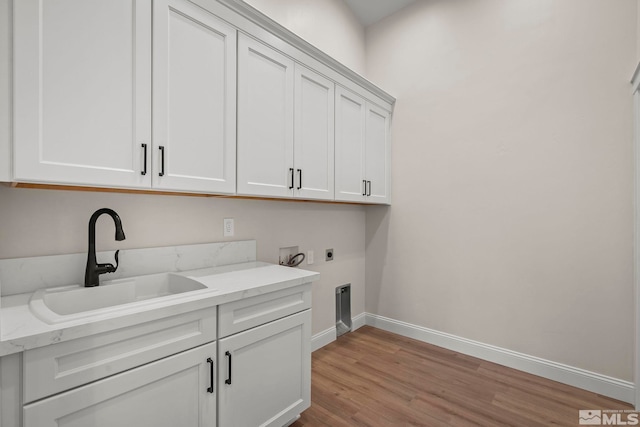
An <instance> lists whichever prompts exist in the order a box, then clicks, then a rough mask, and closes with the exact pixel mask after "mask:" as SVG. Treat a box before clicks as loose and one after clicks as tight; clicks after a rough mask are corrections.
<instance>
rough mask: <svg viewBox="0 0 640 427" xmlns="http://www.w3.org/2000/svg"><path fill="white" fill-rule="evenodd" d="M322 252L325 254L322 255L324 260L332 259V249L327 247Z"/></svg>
mask: <svg viewBox="0 0 640 427" xmlns="http://www.w3.org/2000/svg"><path fill="white" fill-rule="evenodd" d="M324 254H325V256H324V260H325V261H333V255H334V253H333V249H327V250H326V251H325V252H324Z"/></svg>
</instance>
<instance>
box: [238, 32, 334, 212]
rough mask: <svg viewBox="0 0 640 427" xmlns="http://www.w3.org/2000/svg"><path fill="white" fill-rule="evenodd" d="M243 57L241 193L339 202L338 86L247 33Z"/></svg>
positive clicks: (240, 86)
mask: <svg viewBox="0 0 640 427" xmlns="http://www.w3.org/2000/svg"><path fill="white" fill-rule="evenodd" d="M238 55H239V56H238V97H239V99H238V193H239V194H247V195H254V196H274V197H300V198H305V199H320V200H333V197H334V184H333V182H334V151H333V150H334V86H335V85H334V83H333V82H332V81H331V80H329V79H327V78H325V77H322V76H321V75H319V74H317V73H315V72H313V71H311V70H309V69H307V68H305V67H303V66H301V65H300V64H296V63H295V62H294V61H293V60H291V59H289V58H288V57H286V56H283V55H282V54H280V53H278V52H276V51H275V50H273V49H271V48H270V47H267V46H265V45H263V44H262V43H260V42H258V41H255V40H253V39H251V38H249V37H247V36H244V35H242V34H241V35H240V38H239V43H238Z"/></svg>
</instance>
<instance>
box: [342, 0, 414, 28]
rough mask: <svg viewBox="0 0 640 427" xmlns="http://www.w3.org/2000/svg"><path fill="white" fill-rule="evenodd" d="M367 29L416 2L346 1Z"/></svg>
mask: <svg viewBox="0 0 640 427" xmlns="http://www.w3.org/2000/svg"><path fill="white" fill-rule="evenodd" d="M344 1H345V3H347V5H349V7H350V8H351V10H353V12H354V13H355V14H356V16H357V17H358V20H359V21H360V23H361V24H362V25H364V26H365V27H366V26H368V25H371V24H375V23H376V22H378V21H380V20H381V19H382V18H386V17H387V16H389V15H393V14H394V13H396V12H397V11H399V10H400V9H402V8H403V7H406V6H408V5H410V4H411V3H413V2H415V1H416V0H344Z"/></svg>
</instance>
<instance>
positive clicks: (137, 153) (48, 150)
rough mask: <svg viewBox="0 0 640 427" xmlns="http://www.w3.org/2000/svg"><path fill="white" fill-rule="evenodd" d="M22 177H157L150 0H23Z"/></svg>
mask: <svg viewBox="0 0 640 427" xmlns="http://www.w3.org/2000/svg"><path fill="white" fill-rule="evenodd" d="M13 12H14V25H15V27H14V74H13V78H14V94H13V107H14V114H13V118H14V128H13V131H14V179H15V180H17V181H36V182H53V183H63V184H81V185H95V186H122V187H148V186H149V185H150V182H151V181H150V176H149V175H142V174H141V172H142V171H143V170H144V165H143V159H144V154H143V148H142V146H141V144H147V147H149V145H150V144H151V1H149V0H110V1H104V0H47V1H41V0H20V1H15V2H13Z"/></svg>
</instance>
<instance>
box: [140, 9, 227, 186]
mask: <svg viewBox="0 0 640 427" xmlns="http://www.w3.org/2000/svg"><path fill="white" fill-rule="evenodd" d="M153 8H154V10H153V13H154V21H153V22H154V29H153V42H154V44H153V158H154V162H153V187H154V188H158V189H164V190H191V191H202V192H210V193H234V192H235V188H236V186H235V177H236V170H235V165H236V150H235V144H236V126H235V123H236V91H235V87H236V30H235V28H233V27H231V26H229V25H227V24H225V23H224V22H223V21H221V20H219V19H218V18H216V17H215V16H214V15H212V14H211V13H209V12H207V11H206V10H204V9H202V8H200V7H198V6H196V5H194V4H193V3H191V2H189V1H187V0H154V2H153Z"/></svg>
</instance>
